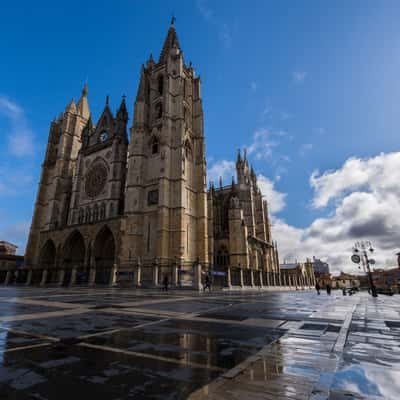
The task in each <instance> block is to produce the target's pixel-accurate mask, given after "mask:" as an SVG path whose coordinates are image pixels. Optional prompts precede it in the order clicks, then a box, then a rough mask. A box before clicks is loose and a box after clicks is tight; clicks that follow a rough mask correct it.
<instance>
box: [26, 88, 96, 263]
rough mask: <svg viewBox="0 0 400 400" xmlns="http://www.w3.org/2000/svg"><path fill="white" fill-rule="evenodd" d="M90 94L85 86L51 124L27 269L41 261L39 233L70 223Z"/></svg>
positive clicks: (87, 118) (27, 250) (27, 249)
mask: <svg viewBox="0 0 400 400" xmlns="http://www.w3.org/2000/svg"><path fill="white" fill-rule="evenodd" d="M87 94H88V89H87V86H86V85H85V86H84V88H83V90H82V96H81V98H80V99H79V101H78V103H77V104H75V102H74V100H73V99H72V100H71V101H70V102H69V104H68V105H67V107H66V108H65V111H64V112H63V113H61V114H60V115H59V117H58V118H57V119H56V120H54V121H53V122H52V123H51V126H50V133H49V139H48V143H47V148H46V154H45V159H44V162H43V164H42V172H41V176H40V182H39V188H38V193H37V198H36V203H35V207H34V211H33V217H32V224H31V229H30V232H29V239H28V244H27V248H26V254H25V263H26V264H27V265H28V266H30V265H33V264H35V263H37V262H38V256H39V246H40V243H39V242H40V232H41V231H49V230H53V229H57V228H61V227H63V226H65V225H66V224H67V221H68V218H69V215H70V199H71V188H72V176H73V174H74V171H75V169H76V165H77V158H78V152H79V150H80V147H81V134H82V130H83V128H84V126H85V125H86V124H87V122H88V120H89V117H90V111H89V104H88V100H87Z"/></svg>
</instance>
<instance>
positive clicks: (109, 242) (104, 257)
mask: <svg viewBox="0 0 400 400" xmlns="http://www.w3.org/2000/svg"><path fill="white" fill-rule="evenodd" d="M94 258H95V265H96V283H97V284H108V283H109V282H110V276H111V269H112V267H113V264H114V262H115V241H114V236H113V234H112V232H111V230H110V229H109V228H108V227H104V228H103V229H102V230H101V231H100V232H99V233H98V234H97V237H96V240H95V242H94Z"/></svg>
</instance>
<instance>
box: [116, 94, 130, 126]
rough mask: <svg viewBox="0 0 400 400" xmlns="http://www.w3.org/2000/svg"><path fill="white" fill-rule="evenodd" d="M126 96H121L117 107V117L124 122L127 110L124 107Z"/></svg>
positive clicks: (126, 118)
mask: <svg viewBox="0 0 400 400" xmlns="http://www.w3.org/2000/svg"><path fill="white" fill-rule="evenodd" d="M125 98H126V96H125V95H123V96H122V100H121V104H120V106H119V109H118V111H117V119H118V120H121V121H123V122H125V123H127V122H128V110H127V108H126V102H125Z"/></svg>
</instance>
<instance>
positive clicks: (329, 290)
mask: <svg viewBox="0 0 400 400" xmlns="http://www.w3.org/2000/svg"><path fill="white" fill-rule="evenodd" d="M325 289H326V294H327V295H328V296H330V295H331V291H332V288H331V285H329V283H327V284H326V286H325ZM315 290H316V291H317V293H318V294H321V286H320V284H319V282H318V281H317V283H316V284H315Z"/></svg>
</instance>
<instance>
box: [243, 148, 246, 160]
mask: <svg viewBox="0 0 400 400" xmlns="http://www.w3.org/2000/svg"><path fill="white" fill-rule="evenodd" d="M243 159H244V161H247V149H246V148H244V150H243Z"/></svg>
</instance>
